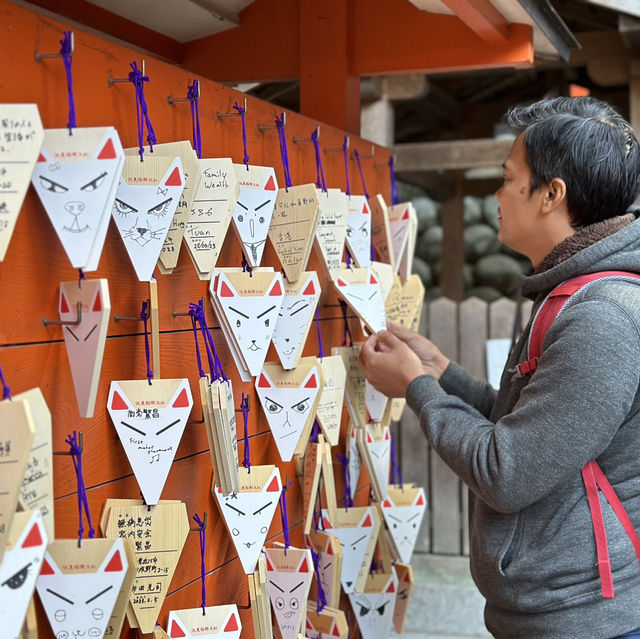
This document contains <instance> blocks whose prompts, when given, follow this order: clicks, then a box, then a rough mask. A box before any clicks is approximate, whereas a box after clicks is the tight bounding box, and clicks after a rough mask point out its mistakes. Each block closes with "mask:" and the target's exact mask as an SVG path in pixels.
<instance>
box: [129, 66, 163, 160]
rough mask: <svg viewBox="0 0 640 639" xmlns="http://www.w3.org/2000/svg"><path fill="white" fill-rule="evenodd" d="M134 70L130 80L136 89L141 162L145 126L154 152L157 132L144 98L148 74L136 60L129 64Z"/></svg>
mask: <svg viewBox="0 0 640 639" xmlns="http://www.w3.org/2000/svg"><path fill="white" fill-rule="evenodd" d="M129 66H130V67H131V69H132V71H130V72H129V82H132V83H133V86H134V88H135V91H136V118H137V122H138V146H139V147H140V150H139V151H138V153H139V155H140V162H142V156H143V155H144V142H143V137H144V126H145V124H146V126H147V142H148V143H149V151H150V152H151V153H153V145H154V144H156V134H155V133H154V131H153V126H152V125H151V119H150V118H149V109H148V108H147V102H146V100H145V98H144V83H145V82H149V76H148V75H142V71H140V69H138V65H137V63H136V61H135V60H134V61H133V62H131V63H130V64H129Z"/></svg>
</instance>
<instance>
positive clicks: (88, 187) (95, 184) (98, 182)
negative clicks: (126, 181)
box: [80, 171, 107, 191]
mask: <svg viewBox="0 0 640 639" xmlns="http://www.w3.org/2000/svg"><path fill="white" fill-rule="evenodd" d="M106 177H107V172H106V171H105V172H104V173H101V174H100V175H99V176H98V177H97V178H94V179H93V180H91V182H87V183H86V184H85V185H84V186H82V187H80V190H81V191H95V190H96V189H97V188H99V187H100V186H102V183H103V182H104V179H105V178H106Z"/></svg>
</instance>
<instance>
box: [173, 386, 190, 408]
mask: <svg viewBox="0 0 640 639" xmlns="http://www.w3.org/2000/svg"><path fill="white" fill-rule="evenodd" d="M188 407H189V397H188V395H187V389H186V388H183V389H182V392H181V393H180V395H178V398H177V399H176V401H175V402H173V408H188Z"/></svg>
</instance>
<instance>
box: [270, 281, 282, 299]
mask: <svg viewBox="0 0 640 639" xmlns="http://www.w3.org/2000/svg"><path fill="white" fill-rule="evenodd" d="M269 295H270V296H271V295H282V286H280V280H276V283H275V284H274V285H273V286H272V287H271V290H270V291H269Z"/></svg>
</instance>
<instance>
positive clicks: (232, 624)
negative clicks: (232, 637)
mask: <svg viewBox="0 0 640 639" xmlns="http://www.w3.org/2000/svg"><path fill="white" fill-rule="evenodd" d="M235 630H238V619H237V617H236V613H235V612H232V613H231V616H230V617H229V621H227V625H226V626H225V627H224V630H223V631H222V632H234V631H235Z"/></svg>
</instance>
